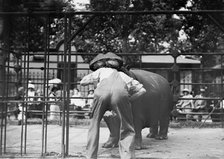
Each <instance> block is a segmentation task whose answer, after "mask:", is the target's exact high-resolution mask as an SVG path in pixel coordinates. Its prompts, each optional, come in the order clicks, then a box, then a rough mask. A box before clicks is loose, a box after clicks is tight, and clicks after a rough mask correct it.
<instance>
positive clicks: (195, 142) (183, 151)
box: [2, 125, 224, 159]
mask: <svg viewBox="0 0 224 159" xmlns="http://www.w3.org/2000/svg"><path fill="white" fill-rule="evenodd" d="M27 128H28V133H27V134H28V135H27V154H26V155H24V156H23V157H21V156H20V155H18V154H19V153H20V144H21V143H20V140H21V126H17V125H9V126H8V127H7V140H6V141H7V149H6V151H7V155H6V156H7V157H8V158H30V157H31V158H40V154H41V148H42V147H41V138H42V126H41V125H28V127H27ZM69 131H70V133H69V139H70V140H69V154H70V157H69V158H84V156H85V146H86V141H87V140H86V139H87V132H88V127H87V126H86V127H81V126H79V127H78V126H73V127H70V128H69ZM147 133H148V129H143V130H142V134H143V144H144V145H146V149H143V150H138V151H136V156H137V158H140V159H141V158H147V159H152V158H162V159H165V158H166V159H180V158H181V159H223V158H224V129H223V128H201V129H199V128H181V129H179V128H170V129H169V139H168V140H165V141H159V140H155V139H148V138H146V137H145V136H146V135H147ZM61 134H62V129H61V126H59V125H49V126H48V134H47V139H48V141H47V157H46V158H59V157H58V156H60V153H61ZM108 135H109V131H108V129H107V128H101V129H100V145H102V144H103V143H104V142H105V141H106V140H107V137H108ZM6 156H2V157H4V158H6ZM99 158H119V153H118V148H115V149H104V148H101V147H100V149H99Z"/></svg>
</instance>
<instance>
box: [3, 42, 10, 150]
mask: <svg viewBox="0 0 224 159" xmlns="http://www.w3.org/2000/svg"><path fill="white" fill-rule="evenodd" d="M7 47H9V45H7ZM8 50H9V48H8ZM7 55H8V57H7V59H8V61H7V76H6V85H5V87H6V88H5V89H4V90H6V100H8V95H9V90H8V89H9V87H8V85H9V60H10V52H8V53H7ZM4 105H5V111H6V116H5V132H4V135H5V136H4V153H6V138H7V134H6V130H7V115H8V105H7V103H5V104H4Z"/></svg>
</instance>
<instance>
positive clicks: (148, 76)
mask: <svg viewBox="0 0 224 159" xmlns="http://www.w3.org/2000/svg"><path fill="white" fill-rule="evenodd" d="M130 74H131V76H132V77H133V78H135V79H137V80H138V81H139V82H141V83H142V84H143V85H144V87H145V88H146V89H148V90H150V92H154V93H159V94H160V93H162V92H163V93H164V92H166V93H168V92H170V86H169V82H168V81H167V80H166V79H165V78H164V77H163V76H161V75H159V74H156V73H153V72H149V71H145V70H139V69H133V70H130Z"/></svg>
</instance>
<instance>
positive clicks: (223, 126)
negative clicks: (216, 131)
mask: <svg viewBox="0 0 224 159" xmlns="http://www.w3.org/2000/svg"><path fill="white" fill-rule="evenodd" d="M222 61H223V55H221V68H223V64H222ZM223 97H224V94H223V70H222V69H221V98H223ZM220 102H221V105H222V104H223V102H222V100H221V101H220ZM220 113H224V112H223V105H222V107H221V111H220ZM220 117H221V122H222V128H224V117H222V114H220Z"/></svg>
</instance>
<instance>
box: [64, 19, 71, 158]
mask: <svg viewBox="0 0 224 159" xmlns="http://www.w3.org/2000/svg"><path fill="white" fill-rule="evenodd" d="M70 36H71V16H69V25H68V37H70ZM65 44H66V45H67V43H65ZM68 47H69V48H68V86H67V105H66V108H67V109H66V111H67V114H66V148H65V155H66V156H68V153H69V152H68V151H69V108H70V107H69V105H70V89H71V42H69V44H68ZM66 49H67V48H66ZM66 56H67V55H66Z"/></svg>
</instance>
